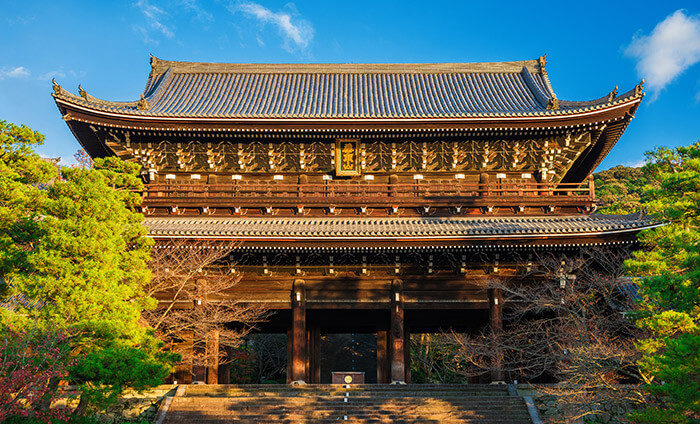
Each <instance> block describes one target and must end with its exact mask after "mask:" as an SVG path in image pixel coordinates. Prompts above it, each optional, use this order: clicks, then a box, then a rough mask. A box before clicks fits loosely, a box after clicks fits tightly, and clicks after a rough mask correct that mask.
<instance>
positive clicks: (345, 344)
mask: <svg viewBox="0 0 700 424" xmlns="http://www.w3.org/2000/svg"><path fill="white" fill-rule="evenodd" d="M320 347H321V361H320V362H321V363H320V365H321V384H330V383H331V382H332V379H331V376H332V373H333V372H361V373H364V380H365V383H367V384H374V383H377V334H376V333H328V334H326V333H321V346H320Z"/></svg>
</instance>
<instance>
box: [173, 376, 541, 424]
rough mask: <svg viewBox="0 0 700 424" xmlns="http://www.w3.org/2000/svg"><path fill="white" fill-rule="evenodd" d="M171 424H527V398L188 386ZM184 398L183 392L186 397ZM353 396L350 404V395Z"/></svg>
mask: <svg viewBox="0 0 700 424" xmlns="http://www.w3.org/2000/svg"><path fill="white" fill-rule="evenodd" d="M185 389H186V390H185V396H176V397H175V398H174V399H173V401H172V404H171V405H170V409H169V411H168V414H167V416H166V420H165V424H223V423H228V422H230V423H275V424H281V423H284V424H296V423H320V424H326V423H331V422H332V423H336V424H337V423H338V422H339V421H346V420H345V417H347V421H349V422H352V423H358V424H364V423H368V424H369V423H406V424H409V423H411V424H413V423H415V424H423V423H432V424H435V423H446V424H453V423H454V424H458V423H477V422H478V423H484V424H505V423H508V424H521V423H522V424H525V423H530V418H529V415H528V412H527V409H526V407H525V404H524V402H523V400H522V399H521V398H519V397H512V396H508V395H507V390H506V388H505V386H476V385H474V386H468V385H425V386H423V385H358V386H350V387H344V386H339V385H300V386H287V385H272V386H268V385H251V386H245V385H235V386H234V385H220V386H187V387H186V388H185ZM181 394H182V393H181ZM346 394H348V397H347V401H345V397H346V396H345V395H346Z"/></svg>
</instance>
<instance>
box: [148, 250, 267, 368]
mask: <svg viewBox="0 0 700 424" xmlns="http://www.w3.org/2000/svg"><path fill="white" fill-rule="evenodd" d="M235 246H236V243H232V242H218V241H206V240H197V241H193V240H184V239H171V240H166V241H158V242H157V243H156V245H155V246H154V248H153V251H152V254H151V262H150V268H151V272H152V279H151V282H150V284H149V285H148V287H147V294H148V295H149V296H152V297H154V298H156V299H157V300H158V307H157V308H156V309H154V310H152V311H147V312H146V313H144V314H143V316H144V318H145V319H146V321H147V322H148V323H149V324H150V325H151V326H152V327H153V328H154V329H155V331H156V334H157V335H158V336H159V337H160V338H161V339H162V340H164V341H166V342H172V347H173V348H174V350H175V351H176V352H178V353H180V354H181V355H182V357H183V362H185V363H191V364H193V365H205V364H206V363H207V361H208V360H209V359H210V358H211V357H212V355H218V357H219V358H218V359H219V363H225V362H226V361H227V358H226V354H225V351H226V350H225V349H219V350H218V352H207V349H206V342H207V338H208V337H212V334H217V335H218V338H219V344H220V345H221V346H222V347H223V346H229V347H236V346H238V345H240V343H241V342H242V340H243V338H244V337H245V336H246V335H247V334H248V333H249V332H250V331H251V330H253V329H254V328H255V325H256V324H258V323H260V322H263V321H265V320H266V319H267V317H268V315H269V313H268V312H267V311H266V310H265V309H263V308H261V307H259V306H255V305H250V304H244V303H241V302H238V301H237V300H236V299H235V298H234V297H233V296H232V295H231V289H233V288H234V287H235V286H236V284H238V282H239V281H240V279H241V276H240V274H239V273H237V272H236V271H235V270H234V268H233V265H232V261H230V260H229V258H228V256H229V254H230V252H231V251H232V249H233V248H234V247H235ZM176 341H181V343H176ZM182 341H184V343H182Z"/></svg>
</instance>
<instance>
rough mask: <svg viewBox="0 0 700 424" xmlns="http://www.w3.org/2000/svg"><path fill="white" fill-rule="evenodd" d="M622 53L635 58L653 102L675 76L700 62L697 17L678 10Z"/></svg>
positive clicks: (699, 31) (698, 17)
mask: <svg viewBox="0 0 700 424" xmlns="http://www.w3.org/2000/svg"><path fill="white" fill-rule="evenodd" d="M625 53H626V54H627V55H628V56H631V57H634V58H636V59H637V72H638V73H639V75H640V76H642V77H643V78H645V79H646V84H647V87H648V89H649V91H650V92H651V93H652V100H653V99H655V98H656V97H657V96H658V95H659V92H660V91H661V90H663V89H664V88H665V87H666V86H667V85H668V84H670V83H671V81H673V80H674V79H675V78H676V77H677V76H678V75H680V74H681V73H683V71H685V70H686V69H688V68H690V67H691V66H693V65H694V64H696V63H698V62H700V16H698V15H688V14H686V12H685V11H684V10H682V9H681V10H677V11H675V12H674V13H673V14H671V15H669V16H668V17H666V19H664V20H663V21H661V22H659V23H658V24H657V25H656V27H655V28H654V30H653V31H652V32H651V34H649V35H638V36H635V37H634V39H633V40H632V42H631V43H630V45H629V46H628V47H627V50H626V51H625Z"/></svg>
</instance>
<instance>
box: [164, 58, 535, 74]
mask: <svg viewBox="0 0 700 424" xmlns="http://www.w3.org/2000/svg"><path fill="white" fill-rule="evenodd" d="M523 67H525V68H527V69H528V71H530V72H531V73H540V72H541V71H542V70H543V68H541V66H540V60H539V59H536V60H520V61H509V62H464V63H460V62H447V63H213V62H181V61H173V60H163V59H159V58H157V57H155V56H151V76H152V77H154V76H157V75H160V74H163V73H165V71H166V70H167V69H168V68H171V69H172V70H173V72H175V73H270V74H283V73H310V74H313V73H329V74H346V73H477V72H478V73H518V72H520V71H521V70H522V69H523Z"/></svg>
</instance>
